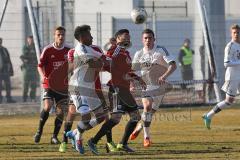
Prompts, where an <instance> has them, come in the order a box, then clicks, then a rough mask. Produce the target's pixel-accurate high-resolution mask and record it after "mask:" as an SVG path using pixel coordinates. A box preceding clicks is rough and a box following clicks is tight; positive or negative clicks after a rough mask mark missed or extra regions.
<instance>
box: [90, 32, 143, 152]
mask: <svg viewBox="0 0 240 160" xmlns="http://www.w3.org/2000/svg"><path fill="white" fill-rule="evenodd" d="M115 38H116V40H117V45H113V46H112V47H111V48H110V49H109V51H108V52H107V56H108V57H109V58H111V59H112V62H111V65H110V73H111V75H112V79H111V81H110V83H109V86H110V87H109V92H110V93H111V94H112V95H115V96H112V98H113V99H115V100H110V102H111V103H113V104H112V106H113V111H112V113H111V117H110V119H109V120H107V121H105V123H104V124H103V125H102V127H101V128H100V130H99V131H98V133H97V134H96V135H95V136H94V137H93V138H91V139H89V140H88V146H89V148H90V150H91V151H92V152H93V153H94V154H98V150H97V146H96V144H97V143H98V141H99V140H100V139H101V138H102V137H103V136H104V135H106V134H108V133H110V132H111V129H112V128H113V127H114V126H116V125H117V124H118V123H119V122H120V120H121V117H122V115H123V114H124V113H125V112H127V113H128V114H129V116H130V120H129V121H128V123H127V125H126V128H125V132H124V135H123V137H122V140H121V142H120V143H119V144H118V145H117V146H116V148H117V149H118V150H123V151H126V152H134V150H133V149H131V148H130V147H128V143H127V142H128V138H129V136H130V134H131V133H132V131H133V130H134V128H135V127H136V125H137V123H138V121H139V120H140V118H141V117H140V114H139V112H138V106H137V104H136V101H135V99H134V97H133V96H132V94H131V93H130V89H129V88H130V80H131V79H132V78H133V79H138V78H139V77H137V76H136V75H135V74H133V73H132V72H131V58H130V55H129V52H128V51H127V50H126V49H125V48H126V46H129V45H130V43H131V42H130V35H129V31H128V30H127V29H120V30H119V31H117V32H116V34H115ZM138 80H139V81H141V79H138ZM141 82H142V85H144V83H143V81H141ZM116 95H117V96H116ZM116 98H117V99H118V101H116ZM108 138H111V137H108ZM108 142H112V140H111V139H109V140H108Z"/></svg>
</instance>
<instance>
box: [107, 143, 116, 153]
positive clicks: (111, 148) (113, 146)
mask: <svg viewBox="0 0 240 160" xmlns="http://www.w3.org/2000/svg"><path fill="white" fill-rule="evenodd" d="M106 151H107V153H109V152H117V151H118V149H117V146H116V144H115V143H114V142H110V143H107V144H106Z"/></svg>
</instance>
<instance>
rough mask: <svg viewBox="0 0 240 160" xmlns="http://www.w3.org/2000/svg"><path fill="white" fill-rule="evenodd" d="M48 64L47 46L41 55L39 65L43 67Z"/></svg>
mask: <svg viewBox="0 0 240 160" xmlns="http://www.w3.org/2000/svg"><path fill="white" fill-rule="evenodd" d="M46 64H47V48H44V49H43V51H42V53H41V56H40V61H39V63H38V67H41V68H42V67H43V66H45V65H46Z"/></svg>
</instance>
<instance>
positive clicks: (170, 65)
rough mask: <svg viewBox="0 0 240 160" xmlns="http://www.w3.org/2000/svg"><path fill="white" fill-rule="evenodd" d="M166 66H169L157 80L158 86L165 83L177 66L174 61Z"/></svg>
mask: <svg viewBox="0 0 240 160" xmlns="http://www.w3.org/2000/svg"><path fill="white" fill-rule="evenodd" d="M168 64H169V66H168V68H167V71H166V72H165V73H164V74H163V75H162V76H161V77H159V79H158V82H159V84H163V83H165V81H166V79H167V77H168V76H170V75H171V74H172V73H173V72H174V71H175V70H176V69H177V65H176V62H175V61H171V62H169V63H168Z"/></svg>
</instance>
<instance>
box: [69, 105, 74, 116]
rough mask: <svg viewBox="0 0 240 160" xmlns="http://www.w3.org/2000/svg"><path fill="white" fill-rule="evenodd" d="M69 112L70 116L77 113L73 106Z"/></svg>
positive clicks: (70, 106)
mask: <svg viewBox="0 0 240 160" xmlns="http://www.w3.org/2000/svg"><path fill="white" fill-rule="evenodd" d="M68 112H69V113H70V114H75V113H76V107H75V106H73V105H69V108H68Z"/></svg>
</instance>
